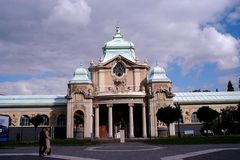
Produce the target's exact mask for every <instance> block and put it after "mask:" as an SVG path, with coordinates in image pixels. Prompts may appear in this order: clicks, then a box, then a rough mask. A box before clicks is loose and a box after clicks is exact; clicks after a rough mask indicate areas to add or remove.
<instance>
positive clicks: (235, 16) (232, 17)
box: [227, 7, 240, 24]
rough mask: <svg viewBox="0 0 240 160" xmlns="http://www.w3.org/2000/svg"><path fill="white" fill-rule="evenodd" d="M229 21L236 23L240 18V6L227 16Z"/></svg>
mask: <svg viewBox="0 0 240 160" xmlns="http://www.w3.org/2000/svg"><path fill="white" fill-rule="evenodd" d="M227 20H228V22H230V23H232V24H235V23H237V22H238V21H239V20H240V7H237V8H236V9H235V10H234V11H233V12H231V13H230V14H229V15H228V17H227Z"/></svg>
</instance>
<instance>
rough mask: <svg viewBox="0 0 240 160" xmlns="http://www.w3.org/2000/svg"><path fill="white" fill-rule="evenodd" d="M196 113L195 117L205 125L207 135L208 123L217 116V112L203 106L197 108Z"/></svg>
mask: <svg viewBox="0 0 240 160" xmlns="http://www.w3.org/2000/svg"><path fill="white" fill-rule="evenodd" d="M196 114H197V118H198V119H199V120H200V121H201V122H204V126H205V127H206V130H207V135H208V130H209V123H210V122H212V121H213V120H214V119H216V118H217V117H218V115H219V114H218V112H217V111H215V110H213V109H211V108H209V107H208V106H203V107H201V108H199V109H198V110H197V112H196Z"/></svg>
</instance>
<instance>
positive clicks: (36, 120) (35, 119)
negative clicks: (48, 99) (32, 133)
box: [30, 114, 43, 130]
mask: <svg viewBox="0 0 240 160" xmlns="http://www.w3.org/2000/svg"><path fill="white" fill-rule="evenodd" d="M30 122H31V123H32V124H33V125H34V127H35V130H37V127H38V126H39V125H40V124H41V123H43V117H42V116H41V115H40V114H37V115H36V116H34V117H32V118H31V119H30Z"/></svg>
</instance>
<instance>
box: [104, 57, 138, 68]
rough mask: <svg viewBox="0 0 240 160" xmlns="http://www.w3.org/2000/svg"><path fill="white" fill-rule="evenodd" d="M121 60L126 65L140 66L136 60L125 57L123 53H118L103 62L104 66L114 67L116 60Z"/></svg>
mask: <svg viewBox="0 0 240 160" xmlns="http://www.w3.org/2000/svg"><path fill="white" fill-rule="evenodd" d="M119 61H121V62H123V63H124V64H125V66H126V67H132V66H138V65H139V64H137V63H135V62H132V61H130V60H128V59H127V58H125V57H123V56H121V55H118V56H116V57H114V58H112V59H111V60H109V61H107V62H105V63H103V64H102V66H103V67H112V66H113V65H114V64H115V63H116V62H119Z"/></svg>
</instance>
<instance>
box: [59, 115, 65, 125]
mask: <svg viewBox="0 0 240 160" xmlns="http://www.w3.org/2000/svg"><path fill="white" fill-rule="evenodd" d="M57 125H58V126H65V125H66V116H65V115H63V114H61V115H59V116H58V118H57Z"/></svg>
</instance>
